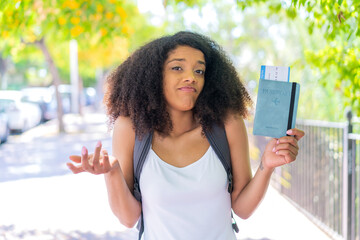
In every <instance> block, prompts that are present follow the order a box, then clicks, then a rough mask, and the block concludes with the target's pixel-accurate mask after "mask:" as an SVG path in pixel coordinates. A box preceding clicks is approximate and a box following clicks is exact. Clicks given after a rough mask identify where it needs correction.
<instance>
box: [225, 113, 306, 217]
mask: <svg viewBox="0 0 360 240" xmlns="http://www.w3.org/2000/svg"><path fill="white" fill-rule="evenodd" d="M225 130H226V134H227V138H228V141H229V147H230V154H231V163H232V171H233V184H234V190H233V192H232V194H231V205H232V208H233V210H234V212H235V213H236V215H238V216H239V217H241V218H243V219H246V218H248V217H250V216H251V214H252V213H253V212H254V210H255V209H256V208H257V206H258V205H259V203H260V202H261V200H262V199H263V197H264V195H265V193H266V190H267V188H268V185H269V182H270V177H271V174H272V172H273V170H274V168H275V167H277V166H281V165H284V164H286V163H289V162H292V161H294V160H295V158H296V156H297V153H298V145H297V140H299V139H300V138H301V137H303V136H304V133H303V132H302V131H301V130H298V129H293V130H292V131H293V132H292V133H291V134H292V135H295V137H290V136H288V137H282V138H280V139H272V140H270V141H269V143H268V144H267V146H266V148H265V151H264V153H263V155H262V158H261V163H260V166H259V168H258V170H257V171H256V173H255V176H254V177H252V173H251V167H250V160H249V143H248V137H247V132H246V127H245V124H244V121H243V119H242V117H240V116H235V115H232V116H230V117H229V118H228V120H227V121H226V123H225Z"/></svg>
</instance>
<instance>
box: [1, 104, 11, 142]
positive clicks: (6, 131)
mask: <svg viewBox="0 0 360 240" xmlns="http://www.w3.org/2000/svg"><path fill="white" fill-rule="evenodd" d="M9 135H10V127H9V117H8V115H7V113H6V111H5V108H4V107H1V106H0V144H1V143H4V142H6V141H7V138H8V136H9Z"/></svg>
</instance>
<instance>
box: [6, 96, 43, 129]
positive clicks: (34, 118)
mask: <svg viewBox="0 0 360 240" xmlns="http://www.w3.org/2000/svg"><path fill="white" fill-rule="evenodd" d="M22 96H23V95H22V93H21V92H20V91H14V90H3V91H0V107H4V108H5V109H6V112H7V115H8V118H9V128H10V130H13V131H21V132H24V131H26V130H27V129H29V128H32V127H34V126H36V125H38V124H39V123H40V121H41V109H40V107H39V106H38V105H36V104H33V103H28V102H23V101H22V100H21V99H22Z"/></svg>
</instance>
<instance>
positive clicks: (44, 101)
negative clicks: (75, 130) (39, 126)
mask: <svg viewBox="0 0 360 240" xmlns="http://www.w3.org/2000/svg"><path fill="white" fill-rule="evenodd" d="M21 92H22V94H23V96H22V101H23V102H30V103H35V104H37V105H39V107H40V109H41V122H46V121H48V120H51V119H54V118H56V115H57V111H56V106H57V104H56V98H55V95H54V94H53V92H52V91H51V90H50V89H49V88H48V87H29V88H23V89H21Z"/></svg>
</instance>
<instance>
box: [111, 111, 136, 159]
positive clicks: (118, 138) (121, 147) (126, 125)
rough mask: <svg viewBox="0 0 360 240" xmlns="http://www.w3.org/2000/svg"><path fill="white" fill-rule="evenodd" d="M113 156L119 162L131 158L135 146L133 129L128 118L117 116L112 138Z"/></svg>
mask: <svg viewBox="0 0 360 240" xmlns="http://www.w3.org/2000/svg"><path fill="white" fill-rule="evenodd" d="M112 143H113V144H112V146H113V154H114V155H115V157H116V158H117V159H119V160H120V161H121V160H122V159H124V158H125V159H129V158H130V157H131V156H132V153H133V149H134V144H135V129H134V127H133V123H132V121H131V119H130V118H129V117H123V116H119V117H118V118H117V119H116V121H115V123H114V129H113V136H112Z"/></svg>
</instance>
